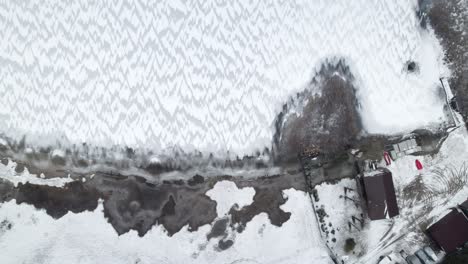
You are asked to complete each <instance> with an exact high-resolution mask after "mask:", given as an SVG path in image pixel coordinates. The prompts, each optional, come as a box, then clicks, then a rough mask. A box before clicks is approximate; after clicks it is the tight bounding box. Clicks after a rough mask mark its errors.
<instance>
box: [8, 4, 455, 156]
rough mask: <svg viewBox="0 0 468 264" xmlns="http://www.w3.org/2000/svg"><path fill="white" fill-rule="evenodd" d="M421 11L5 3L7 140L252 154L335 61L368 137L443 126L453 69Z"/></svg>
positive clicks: (385, 6)
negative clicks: (442, 85)
mask: <svg viewBox="0 0 468 264" xmlns="http://www.w3.org/2000/svg"><path fill="white" fill-rule="evenodd" d="M416 2H417V1H416V0H396V1H381V0H371V1H369V0H356V1H348V0H340V1H333V2H330V1H322V0H313V1H309V0H296V1H285V2H281V1H280V2H278V1H274V0H269V1H260V2H258V1H241V2H239V1H215V0H210V1H200V0H188V1H142V2H134V1H127V0H123V1H117V2H115V1H113V2H106V1H74V2H71V3H69V2H56V1H49V0H48V1H39V0H33V1H28V2H23V1H7V2H3V3H1V4H0V35H2V39H3V41H1V42H0V60H1V65H2V67H0V105H1V106H2V107H0V127H1V131H0V132H6V134H7V135H8V136H10V137H14V138H20V137H21V136H22V135H23V134H26V135H27V137H28V139H29V140H30V142H31V141H32V142H34V144H38V145H47V144H55V143H57V141H61V142H62V143H63V142H65V143H66V142H71V143H80V142H82V141H86V142H88V143H90V144H92V145H98V146H109V145H113V144H121V145H128V146H132V147H138V146H144V147H148V148H151V149H153V150H156V151H158V150H162V149H165V148H167V147H170V146H172V145H179V146H181V147H183V148H186V149H190V148H195V149H199V150H202V151H205V152H208V151H212V152H219V153H221V154H223V153H224V154H225V153H226V150H230V151H231V153H232V152H234V153H239V154H242V153H252V151H253V150H254V149H263V147H264V146H270V142H271V138H272V134H273V126H272V123H273V120H274V118H275V115H276V114H277V113H278V112H279V111H280V109H281V106H282V104H283V103H284V102H285V101H286V100H287V98H288V96H290V95H293V94H294V92H296V91H298V90H301V89H303V88H304V87H305V84H306V83H307V82H308V81H310V79H311V77H312V76H313V74H314V71H315V69H316V68H317V67H320V64H321V63H322V62H323V61H324V60H325V59H329V58H333V57H339V58H344V59H345V61H346V62H347V63H348V64H349V65H350V67H351V70H352V73H353V74H354V76H355V80H356V82H357V85H356V87H358V91H357V94H358V97H359V101H360V105H361V109H360V113H361V114H362V118H363V122H364V126H365V129H366V130H367V131H368V132H371V133H380V132H382V133H394V132H400V131H402V130H408V129H413V128H418V127H421V126H423V125H427V124H429V123H434V122H435V123H438V122H440V121H441V119H442V118H443V112H442V104H443V100H441V99H440V98H439V97H438V95H437V94H438V91H437V89H436V86H437V85H438V84H439V80H438V78H439V76H440V75H444V76H445V75H447V72H446V70H445V68H444V67H443V65H442V56H443V52H442V50H441V47H440V45H439V42H438V41H437V39H436V38H435V37H434V34H433V32H432V30H431V29H429V30H422V29H421V28H420V27H419V21H418V19H417V18H416V16H415V14H416V12H415V8H416ZM409 60H414V61H415V62H416V63H417V64H418V68H419V72H418V73H407V72H406V71H405V65H406V63H407V62H408V61H409ZM397 105H398V106H397Z"/></svg>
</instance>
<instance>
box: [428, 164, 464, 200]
mask: <svg viewBox="0 0 468 264" xmlns="http://www.w3.org/2000/svg"><path fill="white" fill-rule="evenodd" d="M432 173H433V174H434V180H435V181H434V182H435V184H433V185H432V186H431V192H432V193H433V194H434V195H454V194H456V193H457V192H458V191H460V190H461V189H462V188H463V187H464V186H466V185H467V184H468V166H467V164H466V163H463V164H462V165H461V166H460V167H459V168H455V167H454V166H446V167H437V168H435V169H433V170H432Z"/></svg>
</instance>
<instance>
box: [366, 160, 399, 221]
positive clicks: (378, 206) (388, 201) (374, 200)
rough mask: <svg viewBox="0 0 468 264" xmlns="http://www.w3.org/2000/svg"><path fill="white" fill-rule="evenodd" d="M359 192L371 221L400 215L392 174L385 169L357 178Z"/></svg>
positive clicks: (372, 171) (368, 172)
mask: <svg viewBox="0 0 468 264" xmlns="http://www.w3.org/2000/svg"><path fill="white" fill-rule="evenodd" d="M357 181H358V184H357V185H358V190H359V193H360V195H361V197H362V200H361V201H362V203H363V206H364V208H366V209H367V215H368V216H369V218H370V219H371V220H379V219H385V218H392V217H394V216H396V215H398V213H399V211H398V204H397V200H396V195H395V187H394V186H393V178H392V173H391V172H390V171H389V170H388V169H385V168H378V169H376V170H371V171H366V172H364V173H362V174H361V175H359V176H358V177H357Z"/></svg>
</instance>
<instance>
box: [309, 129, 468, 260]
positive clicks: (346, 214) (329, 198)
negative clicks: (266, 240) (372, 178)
mask: <svg viewBox="0 0 468 264" xmlns="http://www.w3.org/2000/svg"><path fill="white" fill-rule="evenodd" d="M416 159H418V160H420V161H421V162H422V164H423V166H424V169H423V171H422V172H420V171H418V170H417V168H416V166H415V161H416ZM467 161H468V133H467V130H466V129H465V127H464V126H461V127H459V128H457V129H455V130H454V131H453V132H452V133H450V135H449V136H448V138H447V139H446V140H445V142H444V143H443V145H442V146H441V149H440V152H439V153H437V154H435V155H432V156H431V155H427V156H404V157H402V158H399V159H398V160H396V161H395V162H393V163H392V164H391V165H389V166H386V165H385V162H384V161H382V162H381V163H380V166H382V167H387V168H388V169H389V170H390V171H391V172H392V175H393V182H394V185H395V189H396V195H397V202H398V206H399V210H400V214H399V215H398V216H396V217H394V218H392V219H384V220H377V221H370V220H369V219H365V223H364V227H363V228H361V226H360V222H359V221H355V222H354V225H355V226H352V227H351V229H349V226H348V223H349V222H351V223H352V216H357V217H359V215H360V213H361V212H362V209H361V208H358V207H356V206H355V205H354V202H353V201H352V200H350V199H348V200H346V199H344V196H345V193H344V188H345V187H346V188H351V189H354V190H356V183H355V181H354V180H351V179H343V180H341V181H339V182H338V183H333V184H330V183H323V184H321V185H319V186H316V187H315V189H316V190H317V197H318V198H319V199H318V201H315V202H314V206H315V208H316V211H319V209H320V208H323V209H324V210H325V212H326V213H327V216H325V217H324V224H325V226H324V232H323V235H324V236H325V237H326V238H325V241H326V243H327V244H328V245H329V247H330V248H331V250H332V251H333V252H334V253H335V254H336V256H337V258H338V259H342V260H344V261H345V263H376V262H377V260H378V259H379V257H380V256H385V255H388V254H390V253H395V254H397V255H398V254H399V252H400V251H401V250H404V251H405V253H406V254H408V255H411V254H413V253H414V252H415V251H416V250H418V249H420V248H422V247H423V246H425V245H428V238H427V237H426V236H425V234H424V233H423V231H424V230H425V229H426V228H427V227H429V226H430V225H431V224H432V223H434V222H436V221H437V220H438V219H440V218H441V217H443V216H444V215H445V214H446V213H448V212H449V209H450V208H451V207H455V206H456V205H458V204H461V203H462V202H464V201H465V200H466V199H468V167H467V163H466V162H467ZM346 196H347V197H349V198H351V199H353V200H356V201H359V196H358V195H357V194H356V193H355V192H354V191H348V192H347V195H346ZM330 224H331V225H330ZM331 230H334V233H331ZM333 238H334V239H336V240H332V239H333ZM349 238H352V239H353V240H354V241H355V242H356V245H355V247H354V249H353V250H346V249H345V248H346V246H345V245H346V240H347V239H349Z"/></svg>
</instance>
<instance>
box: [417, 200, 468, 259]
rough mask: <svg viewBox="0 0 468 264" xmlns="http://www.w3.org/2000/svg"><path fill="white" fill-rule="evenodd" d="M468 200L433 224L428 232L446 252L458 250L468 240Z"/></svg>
mask: <svg viewBox="0 0 468 264" xmlns="http://www.w3.org/2000/svg"><path fill="white" fill-rule="evenodd" d="M467 210H468V200H467V201H465V202H464V203H462V204H461V205H460V206H458V207H457V208H452V210H451V211H450V212H449V213H448V214H446V215H445V216H444V217H442V218H441V219H440V220H439V221H437V222H436V223H434V224H433V225H431V226H430V227H429V228H428V229H427V230H426V233H427V234H428V235H429V237H431V238H432V240H434V242H436V243H437V245H439V247H440V248H442V249H443V250H444V251H445V252H446V253H451V252H454V251H456V250H457V249H458V248H461V247H463V245H464V244H465V243H467V242H468V216H467Z"/></svg>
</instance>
